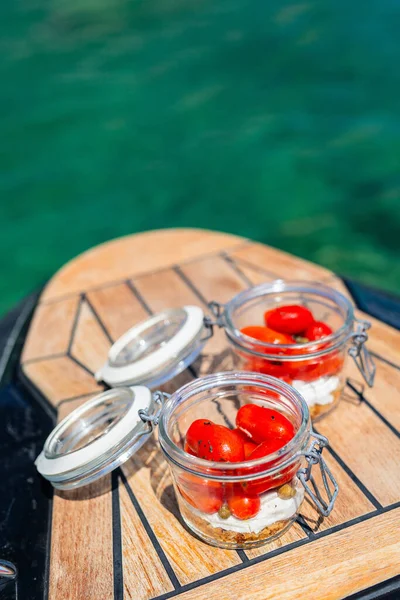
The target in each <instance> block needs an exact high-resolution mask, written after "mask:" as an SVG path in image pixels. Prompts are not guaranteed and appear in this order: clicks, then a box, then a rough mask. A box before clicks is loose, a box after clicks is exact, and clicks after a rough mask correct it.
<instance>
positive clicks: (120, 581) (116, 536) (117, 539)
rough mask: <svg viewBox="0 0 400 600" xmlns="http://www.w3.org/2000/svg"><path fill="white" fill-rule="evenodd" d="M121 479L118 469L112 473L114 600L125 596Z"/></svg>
mask: <svg viewBox="0 0 400 600" xmlns="http://www.w3.org/2000/svg"><path fill="white" fill-rule="evenodd" d="M118 485H119V479H118V473H117V471H113V472H112V473H111V490H112V492H111V504H112V546H113V578H114V600H123V598H124V568H123V560H122V535H121V507H120V503H119V489H118Z"/></svg>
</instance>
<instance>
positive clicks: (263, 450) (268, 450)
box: [249, 437, 290, 460]
mask: <svg viewBox="0 0 400 600" xmlns="http://www.w3.org/2000/svg"><path fill="white" fill-rule="evenodd" d="M288 441H290V440H288ZM286 443H287V442H282V440H281V439H279V438H273V437H271V438H270V439H268V440H266V441H265V442H261V444H258V446H256V447H255V449H254V450H253V452H252V453H251V454H250V456H249V460H255V459H256V458H262V457H263V456H268V454H272V453H273V452H276V451H277V450H280V448H283V446H284V445H285V444H286Z"/></svg>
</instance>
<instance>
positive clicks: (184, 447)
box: [183, 442, 197, 456]
mask: <svg viewBox="0 0 400 600" xmlns="http://www.w3.org/2000/svg"><path fill="white" fill-rule="evenodd" d="M183 449H184V451H185V452H187V453H188V454H191V455H192V456H197V454H195V453H194V452H193V451H192V450H191V448H190V446H189V444H188V443H187V442H185V445H184V446H183Z"/></svg>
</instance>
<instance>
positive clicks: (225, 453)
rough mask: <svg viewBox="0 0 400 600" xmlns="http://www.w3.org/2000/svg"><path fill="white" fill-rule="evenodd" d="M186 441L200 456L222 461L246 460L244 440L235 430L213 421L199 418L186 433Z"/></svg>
mask: <svg viewBox="0 0 400 600" xmlns="http://www.w3.org/2000/svg"><path fill="white" fill-rule="evenodd" d="M186 441H187V444H188V446H189V448H190V449H191V450H192V452H195V454H196V456H198V457H199V458H204V459H206V460H214V461H220V462H238V461H242V460H244V448H243V440H242V439H241V438H240V436H238V435H237V434H236V433H235V432H234V431H232V430H231V429H228V427H225V426H224V425H217V424H216V423H213V422H212V421H208V420H205V419H197V420H196V421H193V423H192V424H191V426H190V427H189V429H188V430H187V433H186Z"/></svg>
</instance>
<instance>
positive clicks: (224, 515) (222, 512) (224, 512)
mask: <svg viewBox="0 0 400 600" xmlns="http://www.w3.org/2000/svg"><path fill="white" fill-rule="evenodd" d="M218 515H219V516H220V517H221V519H228V518H229V517H230V516H231V511H230V510H229V506H228V505H227V504H223V505H222V506H221V508H220V509H219V511H218Z"/></svg>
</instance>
